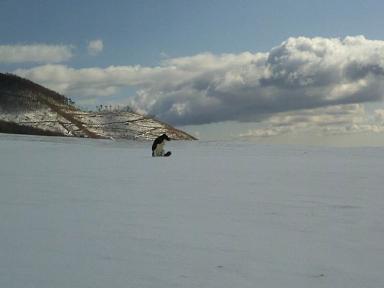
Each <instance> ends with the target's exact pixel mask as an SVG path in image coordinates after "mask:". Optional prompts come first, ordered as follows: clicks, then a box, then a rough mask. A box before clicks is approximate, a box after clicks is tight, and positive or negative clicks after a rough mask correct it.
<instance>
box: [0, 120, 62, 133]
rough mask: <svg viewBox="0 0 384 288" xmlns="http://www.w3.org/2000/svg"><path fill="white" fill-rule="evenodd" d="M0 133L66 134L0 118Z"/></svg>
mask: <svg viewBox="0 0 384 288" xmlns="http://www.w3.org/2000/svg"><path fill="white" fill-rule="evenodd" d="M0 133H9V134H27V135H42V136H65V135H64V134H62V133H59V132H52V131H47V130H43V129H39V128H34V127H29V126H23V125H19V124H16V123H13V122H6V121H3V120H0Z"/></svg>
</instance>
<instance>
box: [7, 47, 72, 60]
mask: <svg viewBox="0 0 384 288" xmlns="http://www.w3.org/2000/svg"><path fill="white" fill-rule="evenodd" d="M72 49H73V47H72V46H68V45H47V44H32V45H0V63H26V62H33V63H59V62H64V61H68V60H69V59H71V58H72V56H73V55H72Z"/></svg>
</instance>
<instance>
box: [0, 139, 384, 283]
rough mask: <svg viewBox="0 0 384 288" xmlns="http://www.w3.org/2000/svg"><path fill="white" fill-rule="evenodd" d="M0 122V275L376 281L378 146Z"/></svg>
mask: <svg viewBox="0 0 384 288" xmlns="http://www.w3.org/2000/svg"><path fill="white" fill-rule="evenodd" d="M150 146H151V143H150V142H129V141H126V142H112V141H107V140H87V139H76V138H55V137H51V138H49V137H36V136H12V135H2V134H0V191H1V192H0V231H1V234H0V287H12V288H13V287H18V288H19V287H20V288H29V287H39V288H44V287H146V288H147V287H156V288H157V287H167V288H169V287H220V288H222V287H228V288H233V287H285V288H290V287H294V288H297V287H306V288H307V287H348V288H353V287H356V288H361V287H366V288H368V287H372V288H377V287H384V274H383V267H384V241H383V239H384V224H383V219H384V195H383V188H382V186H383V183H384V180H383V168H384V163H383V160H382V159H383V158H384V149H382V148H353V149H352V148H349V149H348V148H343V149H341V148H314V147H312V148H306V147H294V146H268V145H256V144H252V143H246V142H244V143H236V142H198V141H195V142H170V143H167V146H166V148H167V149H168V150H172V152H173V155H172V157H170V158H152V157H151V156H150V155H151V153H150Z"/></svg>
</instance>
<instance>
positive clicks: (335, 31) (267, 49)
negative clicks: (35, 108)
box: [0, 0, 384, 142]
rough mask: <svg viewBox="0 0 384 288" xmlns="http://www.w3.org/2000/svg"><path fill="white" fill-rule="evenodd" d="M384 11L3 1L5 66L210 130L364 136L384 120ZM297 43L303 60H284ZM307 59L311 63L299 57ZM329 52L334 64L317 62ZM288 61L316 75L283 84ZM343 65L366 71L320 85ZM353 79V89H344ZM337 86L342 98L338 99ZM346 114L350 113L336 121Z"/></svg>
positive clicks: (304, 4) (82, 97)
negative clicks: (332, 96)
mask: <svg viewBox="0 0 384 288" xmlns="http://www.w3.org/2000/svg"><path fill="white" fill-rule="evenodd" d="M382 11H384V3H383V2H382V1H337V0H336V1H301V0H296V1H273V0H271V1H226V0H223V1H144V0H143V1H98V0H94V1H72V0H67V1H53V0H51V1H48V0H34V1H17V0H0V17H1V19H2V20H1V23H2V25H0V35H1V38H0V71H2V72H13V73H17V74H19V75H21V76H24V77H27V78H30V79H32V80H34V81H37V82H39V83H41V84H43V85H45V86H48V87H50V88H52V89H55V90H58V91H59V92H61V93H64V94H65V95H67V96H70V97H72V98H73V99H75V100H76V102H77V103H80V105H83V106H87V105H88V106H93V105H96V104H100V103H107V104H108V103H112V104H116V105H117V104H121V105H125V104H132V105H133V106H135V107H136V108H138V110H140V111H142V112H143V113H150V114H155V115H156V116H157V117H159V118H161V119H162V120H166V121H168V122H170V123H171V124H174V125H178V126H180V125H181V126H184V127H186V128H187V129H191V130H193V131H196V133H197V134H199V135H203V137H208V136H207V135H215V136H213V137H219V136H220V135H223V134H224V133H225V131H226V129H222V127H227V128H228V129H229V128H230V133H228V135H231V137H239V136H240V137H251V138H255V139H272V138H274V139H277V138H279V139H288V138H292V137H293V136H292V135H296V134H297V133H298V131H299V134H300V135H299V136H297V137H298V138H300V137H304V136H302V135H301V134H302V133H304V134H303V135H312V136H311V137H312V138H316V137H315V136H314V135H315V134H316V135H319V133H320V135H321V136H324V135H325V134H326V136H327V137H331V138H332V137H333V138H335V134H337V135H339V134H340V133H339V132H338V131H339V130H338V129H340V131H343V132H342V134H343V135H350V134H353V138H354V139H355V138H359V137H358V135H362V134H364V133H368V134H372V131H373V130H374V131H376V132H375V133H376V134H375V137H377V135H380V134H381V124H382V123H381V122H380V121H382V120H383V119H384V114H383V117H382V111H381V109H382V104H381V102H382V98H381V96H382V95H379V94H380V92H379V91H380V89H381V88H382V86H383V79H382V78H383V77H382V73H381V71H382V69H383V65H382V64H383V57H384V56H383V51H384V50H383V48H382V44H383V43H381V41H383V40H384V31H383V29H382V27H384V18H383V17H382ZM300 37H301V38H300ZM347 37H357V38H353V39H352V40H351V39H350V38H347ZM358 37H360V38H358ZM289 39H291V41H289ZM316 39H317V40H316ZM335 39H338V41H336V40H335ZM92 43H93V44H92ZM356 43H358V45H359V48H356ZM42 45H43V46H42ZM92 45H93V46H92ZM350 45H352V46H351V47H352V48H351V51H352V52H351V54H349V52H348V51H349V47H350ZM91 46H92V47H94V48H93V50H92V48H91ZM319 46H321V47H327V48H326V49H325V48H324V49H325V50H324V51H326V52H324V51H323V52H324V55H325V56H324V57H323V56H321V57H323V58H313V57H312V58H311V57H309V58H308V57H307V55H308V51H312V52H313V51H315V50H316V49H318V47H319ZM300 47H301V48H300ZM302 47H306V48H305V49H308V50H306V51H304V50H305V49H304V50H303V48H302ZM353 47H354V48H353ZM28 49H29V52H25V51H26V50H28ZM333 49H335V51H336V50H337V51H339V53H338V54H337V53H336V54H337V55H333V52H332V51H333ZM31 51H34V52H33V53H32V52H31ZM284 51H285V52H284ZM287 51H288V52H289V53H288V54H289V57H291V58H290V59H291V60H292V59H294V60H295V61H293V60H292V61H290V62H289V63H288V62H284V63H282V62H281V63H280V62H279V63H277V62H276V61H277V60H276V59H279V61H282V60H281V59H283V58H282V55H283V56H284V55H286V53H287ZM316 51H317V50H316ZM372 51H374V52H372ZM323 52H322V53H323ZM1 53H3V54H1ZM18 53H19V56H17V55H16V56H15V54H18ZM23 53H24V54H23ZM39 53H40V54H42V55H38V54H39ZM247 53H248V54H247ZM279 53H280V54H279ZM284 53H285V54H284ZM299 53H300V56H298V55H299ZM316 53H317V52H316ZM316 53H315V54H316ZM21 54H23V55H21ZM259 54H260V55H259ZM331 54H332V55H331ZM361 54H363V55H364V57H365V58H364V59H360V58H361V57H360V55H361ZM10 55H11V56H10ZM49 55H50V56H49ZM271 55H272V56H273V55H275V56H276V57H275V58H273V59H272V57H271ZM316 55H318V53H317V54H316ZM40 56H41V59H40V58H39V57H40ZM48 56H49V57H48ZM11 57H15V59H16V60H14V61H13V60H12V61H11V60H10V58H11ZM17 57H19V58H17ZM28 57H29V58H28ZM336 57H341V58H342V59H343V61H341V62H340V63H339V62H337V61H338V59H336ZM36 59H40V60H38V61H37V60H36ZM297 59H300V61H299V62H300V63H301V64H300V65H299V66H292V65H296V64H295V63H297V62H298V60H297ZM272 60H273V61H275V62H273V63H272V62H271V61H272ZM303 61H306V62H305V63H304V62H303ZM311 61H312V62H311ZM255 63H258V64H257V65H256V64H255ZM276 63H277V64H276ZM293 63H294V64H293ZM303 63H304V64H303ZM316 63H317V64H316ZM319 63H321V65H328V66H332V67H333V68H332V69H331V70H327V71H322V70H321V69H320V70H321V71H320V70H319V71H315V70H314V67H316V65H319ZM273 65H275V66H276V67H274V66H273ZM282 65H283V66H284V65H285V66H284V69H283V68H281V67H283V66H282ZM287 65H288V66H287ZM353 65H354V66H353ZM256 66H257V69H256V68H255V67H256ZM339 66H340V67H343V68H340V71H339V70H337V69H338V68H337V67H339ZM116 67H117V68H116ZM292 67H293V68H292ZM308 67H310V68H308ZM351 67H352V68H351ZM353 67H354V68H356V67H358V68H359V69H357V68H356V69H354V68H353ZM276 69H283V70H279V71H277V70H276ZM289 69H296V70H294V71H290V70H289ZM282 71H283V72H284V73H286V71H290V72H291V74H290V75H288V76H289V77H291V78H289V79H290V81H291V80H292V75H296V76H297V75H302V78H300V79H301V80H302V79H307V80H306V81H307V82H305V83H304V82H303V81H301V80H300V79H299V80H300V81H301V82H300V81H299V82H300V83H299V82H297V83H296V82H295V83H296V84H297V85H299V86H300V87H299V86H297V87H296V86H295V87H293V86H292V85H291V86H289V85H288V86H289V87H288V86H287V85H285V86H284V87H282V86H281V83H282V81H283V80H282V79H280V78H279V79H277V78H276V77H277V76H276V75H278V74H279V73H280V74H281V73H282ZM351 71H352V72H351ZM362 71H363V72H362ZM364 71H365V72H364ZM367 71H368V72H367ZM271 73H272V74H273V73H275V74H273V75H272V74H271ZM300 73H301V74H300ZM303 73H309V74H305V75H304V74H303ZM332 73H335V75H336V74H337V75H339V74H340V73H341V74H343V75H344V74H348V73H352V74H353V75H360V76H361V77H360V78H359V79H357V78H356V79H355V78H353V77H352V78H353V79H352V78H351V77H349V76H348V77H349V78H348V81H347V80H346V78H343V77H341V78H340V80H338V81H339V82H338V83H336V82H332V83H331V84H329V85H328V84H327V85H325V84H324V85H323V87H322V89H323V90H321V91H318V90H319V89H318V85H319V84H318V83H320V82H318V81H320V80H321V81H323V82H321V83H325V82H324V81H329V80H324V75H325V74H332ZM367 73H368V74H367ZM133 74H135V75H136V78H135V77H134V76H133ZM280 74H279V75H280ZM352 74H351V75H352ZM137 75H139V76H137ZM348 75H349V74H348ZM372 75H373V76H372ZM296 76H295V77H296ZM139 77H141V78H140V79H137V78H139ZM268 77H269V80H268V79H267V78H268ZM279 77H280V76H279ZM79 78H81V80H82V81H79ZM144 78H145V79H146V81H144V80H143V79H144ZM116 79H118V80H116ZM266 79H267V80H266ZM287 79H288V78H287ZM308 79H309V80H308ZM351 79H352V80H353V81H354V82H353V83H352V80H351ZM173 80H174V82H177V85H176V84H174V83H172V81H173ZM252 81H256V82H258V83H261V84H260V85H259V86H257V85H256V84H254V83H255V82H252ZM284 81H286V79H285V80H284ZM308 81H309V82H308ZM359 81H360V82H359ZM327 83H328V82H327ZM356 83H360V84H359V85H360V86H358V87H357V86H356V85H357V84H356ZM291 84H292V83H291ZM352 84H353V85H355V86H356V87H355V86H353V87H352V86H351V85H352ZM346 85H347V86H348V85H349V86H348V87H347V86H346ZM266 86H268V90H267V89H266V88H265V87H266ZM304 86H305V87H304ZM368 86H369V87H368ZM180 87H181V88H180ZM303 87H304V88H305V89H304V88H303ZM308 87H309V88H311V89H309V88H308ZM299 88H300V89H299ZM302 88H303V89H302ZM343 89H344V90H345V91H347V90H348V91H350V92H348V93H349V94H348V93H347V92H345V93H344V94H343V95H342V96H340V95H341V94H340V95H339V94H337V93H338V92H337V91H341V90H343ZM277 90H279V91H278V92H276V91H277ZM344 90H343V91H344ZM351 91H352V92H351ZM273 93H277V94H273ZM321 93H323V94H321ZM326 93H336V94H337V95H338V96H335V97H339V98H337V99H336V98H335V99H331V100H332V101H331V100H330V99H329V97H328V98H327V97H325V96H324V95H325V94H326ZM340 93H341V92H340ZM336 94H335V95H336ZM195 95H200V96H195ZM280 95H284V97H280ZM313 95H315V96H316V97H318V99H317V98H316V101H312V100H313V98H314V97H315V96H313ZM198 97H200V98H198ZM237 97H238V98H237ZM251 97H253V98H251ZM257 97H259V98H257ZM267 97H270V98H268V101H265V102H263V101H264V100H265V99H266V98H267ZM272 99H273V101H272ZM287 99H288V100H287ZM309 99H311V101H310V100H309ZM240 102H241V103H244V105H238V103H240ZM260 102H262V105H259V104H258V103H260ZM276 102H278V104H276ZM247 103H248V104H247ZM340 105H341V106H340ZM351 105H352V106H351ZM353 105H354V106H353ZM194 109H195V111H194ZM311 109H312V110H311ZM332 109H334V110H332ZM335 109H336V110H337V112H335ZM197 110H198V113H196V111H197ZM281 113H286V114H281ZM335 113H336V114H337V117H338V118H337V119H331V120H330V119H329V118H330V117H333V116H332V115H335ZM192 114H193V115H192ZM224 115H227V117H226V116H224ZM309 115H310V116H309ZM313 115H315V116H313ZM299 116H300V117H299ZM362 118H364V119H363V120H361V119H362ZM382 118H383V119H382ZM284 119H285V120H284ZM292 119H293V120H292ZM298 119H304V120H303V121H304V122H303V123H302V122H300V121H301V120H298ZM305 119H306V120H305ZM317 119H322V120H319V121H318V120H317ZM324 119H325V120H324ZM359 119H360V120H359ZM375 119H376V120H377V121H379V122H380V123H379V122H377V121H376V120H375ZM323 120H324V121H323ZM332 120H337V121H332ZM373 120H375V121H376V122H372V121H373ZM284 121H285V122H284ZM359 121H360V122H359ZM212 123H216V124H212ZM217 123H218V124H217ZM276 123H278V124H276ZM328 123H329V124H328ZM334 123H339V124H340V123H342V124H340V125H338V126H337V125H336V124H334ZM307 124H308V125H307ZM210 125H211V126H212V125H213V126H212V127H213V129H209V128H206V127H207V126H208V127H211V126H210ZM215 125H216V126H215ZM289 125H291V126H289ZM343 125H344V126H343ZM356 125H357V126H356ZM372 125H374V127H372ZM283 126H284V127H287V126H289V127H290V129H286V130H284V129H282V128H281V127H283ZM303 127H304V129H303ZM324 127H326V128H327V131H326V133H325V132H324V131H325V129H324ZM351 127H352V128H351ZM367 127H368V128H367ZM312 128H313V129H312ZM328 130H329V131H331V132H329V131H328ZM205 131H209V132H205ZM212 131H220V132H218V133H216V134H217V135H216V134H215V133H212ZM324 133H325V134H324ZM327 133H328V134H327ZM332 133H333V134H332ZM218 134H220V135H218ZM356 135H357V136H356ZM208 138H209V137H208ZM304 138H305V137H304ZM361 138H363V137H361ZM263 141H264V140H263ZM279 141H280V140H279ZM281 141H283V142H284V140H281ZM354 141H355V140H354Z"/></svg>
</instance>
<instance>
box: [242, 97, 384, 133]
mask: <svg viewBox="0 0 384 288" xmlns="http://www.w3.org/2000/svg"><path fill="white" fill-rule="evenodd" d="M257 126H258V127H257V128H255V129H252V130H249V131H248V132H246V133H242V134H240V135H239V136H240V137H246V138H254V137H272V136H278V135H284V134H292V133H296V134H297V133H306V132H312V133H313V132H315V133H316V132H317V133H318V134H319V135H340V134H351V133H365V132H373V133H381V132H384V110H383V109H378V110H375V111H374V118H372V117H370V115H369V114H368V113H367V112H366V111H365V109H364V106H363V105H362V104H348V105H337V106H330V107H323V108H316V109H307V110H300V111H292V112H284V113H277V114H274V115H272V116H270V117H269V118H268V119H265V120H263V121H261V122H260V123H258V125H257Z"/></svg>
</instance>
